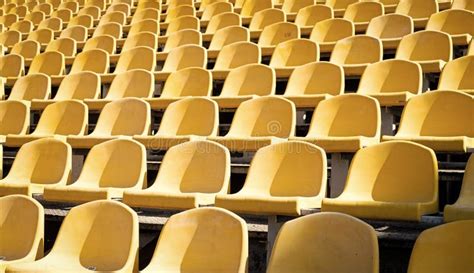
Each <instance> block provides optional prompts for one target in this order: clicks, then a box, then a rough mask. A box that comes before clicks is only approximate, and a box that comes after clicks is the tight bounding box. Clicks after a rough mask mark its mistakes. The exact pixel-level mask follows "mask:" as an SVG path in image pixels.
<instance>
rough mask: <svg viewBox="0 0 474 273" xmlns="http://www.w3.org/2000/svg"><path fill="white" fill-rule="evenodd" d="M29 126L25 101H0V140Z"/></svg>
mask: <svg viewBox="0 0 474 273" xmlns="http://www.w3.org/2000/svg"><path fill="white" fill-rule="evenodd" d="M29 127H30V107H29V105H28V103H27V102H25V101H17V100H9V101H0V142H2V143H3V142H5V136H6V135H8V134H17V135H24V134H26V133H27V131H28V128H29ZM0 174H1V171H0ZM0 268H1V266H0Z"/></svg>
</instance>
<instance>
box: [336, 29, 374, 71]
mask: <svg viewBox="0 0 474 273" xmlns="http://www.w3.org/2000/svg"><path fill="white" fill-rule="evenodd" d="M382 57H383V48H382V42H381V41H380V40H379V39H377V38H374V37H371V36H367V35H356V36H352V37H347V38H344V39H342V40H339V41H337V42H336V45H335V46H334V49H333V52H332V54H331V59H330V61H331V62H332V63H335V64H338V65H341V66H342V67H343V68H344V74H345V75H346V76H360V75H362V74H363V73H364V70H365V69H366V67H367V66H368V65H369V64H371V63H375V62H379V61H381V60H382Z"/></svg>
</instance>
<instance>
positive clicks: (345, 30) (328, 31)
mask: <svg viewBox="0 0 474 273" xmlns="http://www.w3.org/2000/svg"><path fill="white" fill-rule="evenodd" d="M354 35H355V28H354V24H353V23H352V22H351V21H349V20H346V19H342V18H332V19H326V20H322V21H319V22H318V23H316V24H315V25H314V27H313V30H312V31H311V36H309V39H310V40H311V41H314V42H316V43H321V42H326V43H327V42H337V41H339V40H341V39H344V38H347V37H351V36H354Z"/></svg>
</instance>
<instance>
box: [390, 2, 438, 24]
mask: <svg viewBox="0 0 474 273" xmlns="http://www.w3.org/2000/svg"><path fill="white" fill-rule="evenodd" d="M438 11H439V8H438V2H437V0H425V1H417V0H400V2H399V3H398V5H397V8H396V9H395V13H398V14H403V15H408V16H410V17H411V18H413V22H414V25H415V28H417V29H423V28H425V27H426V23H428V19H429V18H430V16H431V15H432V14H434V13H437V12H438Z"/></svg>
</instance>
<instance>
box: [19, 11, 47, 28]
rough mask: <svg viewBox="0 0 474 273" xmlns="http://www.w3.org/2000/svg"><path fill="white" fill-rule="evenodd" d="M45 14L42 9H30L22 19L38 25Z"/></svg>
mask: <svg viewBox="0 0 474 273" xmlns="http://www.w3.org/2000/svg"><path fill="white" fill-rule="evenodd" d="M45 17H46V15H45V14H44V12H42V11H32V12H30V13H28V14H27V15H26V16H25V19H24V20H28V21H31V22H33V24H34V25H39V23H41V21H43V20H44V19H45Z"/></svg>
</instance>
